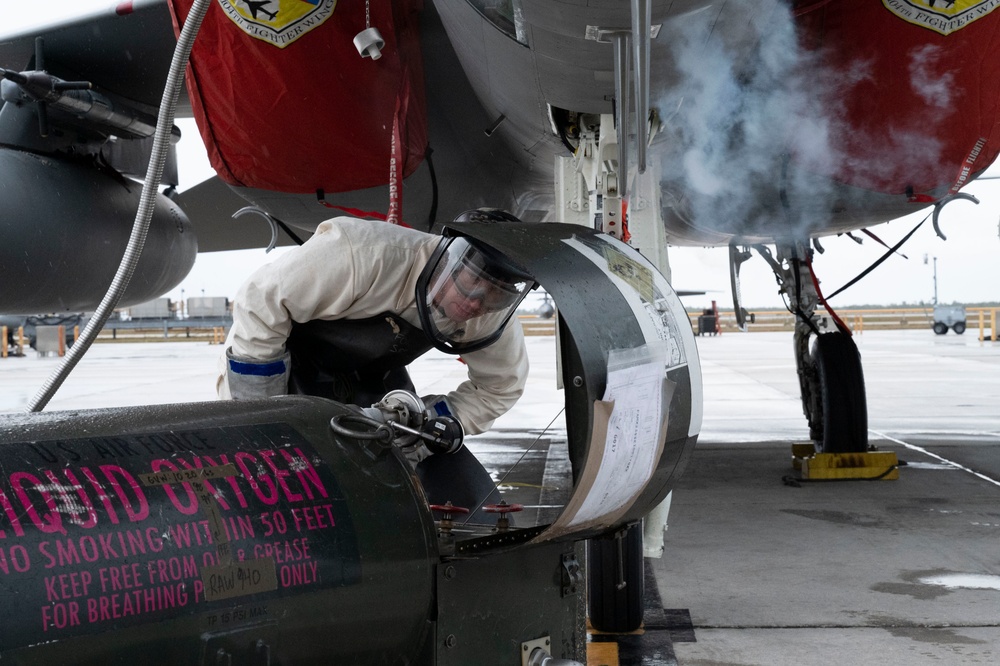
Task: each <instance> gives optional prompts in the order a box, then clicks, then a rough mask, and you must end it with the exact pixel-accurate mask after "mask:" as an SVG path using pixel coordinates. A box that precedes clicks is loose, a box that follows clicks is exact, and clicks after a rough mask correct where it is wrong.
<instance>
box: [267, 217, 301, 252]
mask: <svg viewBox="0 0 1000 666" xmlns="http://www.w3.org/2000/svg"><path fill="white" fill-rule="evenodd" d="M274 223H275V224H277V225H278V226H279V227H281V230H282V231H284V232H285V233H286V234H288V237H289V238H291V239H292V240H293V241H295V244H296V245H302V244H303V243H305V241H304V240H302V239H301V238H299V237H298V236H296V235H295V232H293V231H292V230H291V229H289V228H288V225H287V224H285V223H284V222H282V221H281V220H279V219H277V218H274Z"/></svg>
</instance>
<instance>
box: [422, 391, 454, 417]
mask: <svg viewBox="0 0 1000 666" xmlns="http://www.w3.org/2000/svg"><path fill="white" fill-rule="evenodd" d="M420 399H421V400H422V401H423V403H424V414H426V415H427V418H429V419H432V418H434V417H436V416H450V417H452V418H454V417H455V415H454V413H453V412H452V411H451V407H450V406H449V405H448V401H447V400H446V399H445V397H444V396H443V395H425V396H423V397H421V398H420Z"/></svg>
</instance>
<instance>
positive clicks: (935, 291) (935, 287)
mask: <svg viewBox="0 0 1000 666" xmlns="http://www.w3.org/2000/svg"><path fill="white" fill-rule="evenodd" d="M934 305H937V257H934Z"/></svg>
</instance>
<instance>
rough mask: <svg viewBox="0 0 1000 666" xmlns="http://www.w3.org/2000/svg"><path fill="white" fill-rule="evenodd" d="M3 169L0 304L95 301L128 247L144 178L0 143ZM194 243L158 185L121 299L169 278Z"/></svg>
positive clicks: (156, 290) (79, 307) (132, 298)
mask: <svg viewBox="0 0 1000 666" xmlns="http://www.w3.org/2000/svg"><path fill="white" fill-rule="evenodd" d="M0 174H2V176H0V202H2V203H0V237H2V238H3V239H4V242H3V245H2V246H0V285H2V286H0V312H4V313H9V314H16V313H24V314H32V313H39V312H81V311H86V310H94V309H95V308H96V307H97V305H98V304H99V303H100V302H101V299H102V298H103V296H104V294H105V292H106V291H107V289H108V286H109V285H110V284H111V281H112V278H113V277H114V275H115V271H116V270H117V269H118V265H119V263H120V261H121V258H122V255H123V254H124V252H125V247H126V245H127V244H128V239H129V235H130V234H131V230H132V223H133V221H134V219H135V213H136V210H137V208H138V206H139V196H140V193H141V189H142V187H141V185H140V184H139V183H136V182H134V181H130V180H127V179H125V178H124V177H122V176H120V175H118V174H115V173H113V172H110V171H107V170H102V169H100V168H99V167H97V166H95V165H94V164H92V163H88V162H84V161H71V160H67V159H63V158H56V157H51V156H42V155H35V154H32V153H27V152H23V151H18V150H11V149H6V148H0ZM39 192H45V193H46V195H45V196H42V197H39V196H38V193H39ZM197 252H198V241H197V238H196V237H195V234H194V231H193V229H192V228H191V223H190V221H189V220H188V219H187V216H186V215H185V214H184V212H183V211H182V210H181V209H180V208H179V207H178V206H177V205H176V204H174V203H173V202H172V201H171V200H170V199H169V198H167V197H166V196H164V195H162V194H160V195H157V199H156V208H155V210H154V212H153V219H152V222H151V224H150V228H149V233H148V235H147V237H146V245H145V249H144V250H143V253H142V257H141V259H140V261H139V264H138V266H137V268H136V271H135V273H134V274H133V276H132V281H131V282H130V284H129V287H128V289H127V290H126V291H125V295H124V296H123V298H122V300H121V301H120V305H122V306H127V305H135V304H137V303H142V302H145V301H148V300H151V299H153V298H156V297H158V296H160V295H162V294H163V293H165V292H167V291H169V290H170V289H172V288H173V287H175V286H176V285H177V284H179V283H180V281H181V280H182V279H184V276H185V275H187V273H188V271H190V270H191V266H193V265H194V259H195V255H196V254H197Z"/></svg>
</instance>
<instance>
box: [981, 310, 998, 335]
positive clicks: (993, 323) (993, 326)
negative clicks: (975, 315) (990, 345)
mask: <svg viewBox="0 0 1000 666" xmlns="http://www.w3.org/2000/svg"><path fill="white" fill-rule="evenodd" d="M984 340H986V309H985V308H980V309H979V341H980V342H983V341H984ZM989 340H990V342H996V341H997V308H990V337H989Z"/></svg>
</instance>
